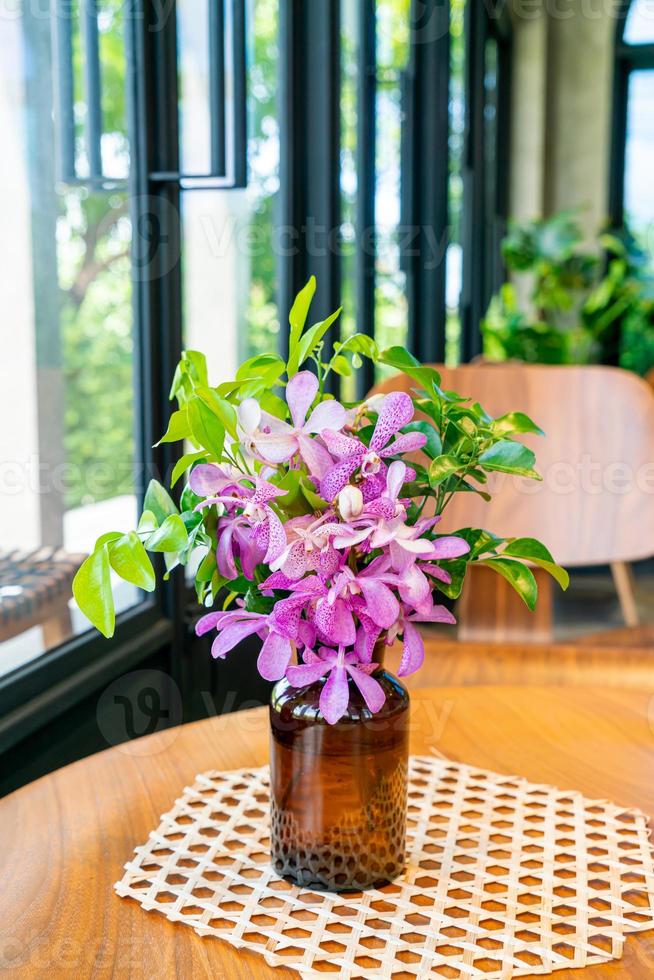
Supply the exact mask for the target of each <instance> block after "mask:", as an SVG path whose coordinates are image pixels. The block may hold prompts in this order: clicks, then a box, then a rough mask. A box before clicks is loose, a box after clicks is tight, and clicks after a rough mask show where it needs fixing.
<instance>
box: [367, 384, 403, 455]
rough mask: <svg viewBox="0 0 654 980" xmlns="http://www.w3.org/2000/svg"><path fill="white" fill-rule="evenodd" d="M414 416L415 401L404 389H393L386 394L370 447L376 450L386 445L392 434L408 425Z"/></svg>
mask: <svg viewBox="0 0 654 980" xmlns="http://www.w3.org/2000/svg"><path fill="white" fill-rule="evenodd" d="M412 418H413V402H412V401H411V398H410V397H409V395H407V394H406V392H404V391H391V393H390V394H388V395H386V398H384V401H383V402H382V404H381V408H380V409H379V415H378V417H377V424H376V425H375V430H374V432H373V434H372V438H371V440H370V448H371V449H372V450H374V451H375V452H379V450H380V449H381V448H382V447H383V446H385V445H386V443H387V442H388V440H389V439H390V437H391V436H392V435H395V433H396V432H397V431H398V429H401V428H402V427H403V426H404V425H407V424H408V423H409V422H410V421H411V419H412Z"/></svg>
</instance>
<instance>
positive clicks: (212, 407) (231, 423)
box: [196, 388, 238, 439]
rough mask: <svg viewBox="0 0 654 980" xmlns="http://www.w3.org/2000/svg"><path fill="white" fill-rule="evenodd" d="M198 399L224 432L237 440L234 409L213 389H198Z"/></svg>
mask: <svg viewBox="0 0 654 980" xmlns="http://www.w3.org/2000/svg"><path fill="white" fill-rule="evenodd" d="M196 393H197V395H198V398H201V399H202V401H203V402H204V404H205V405H206V407H207V408H208V409H209V411H210V412H213V414H214V415H215V416H216V418H217V419H218V420H219V422H220V423H221V424H222V426H223V428H224V429H225V432H229V434H230V436H231V437H232V439H238V434H237V432H236V409H235V408H234V406H233V405H230V403H229V402H228V401H227V400H226V399H225V398H221V397H220V395H219V394H218V392H217V391H216V390H215V388H198V389H197V392H196Z"/></svg>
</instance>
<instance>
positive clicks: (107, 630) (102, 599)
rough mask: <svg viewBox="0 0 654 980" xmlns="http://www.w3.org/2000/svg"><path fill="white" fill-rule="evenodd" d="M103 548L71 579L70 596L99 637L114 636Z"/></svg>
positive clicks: (92, 555) (107, 560)
mask: <svg viewBox="0 0 654 980" xmlns="http://www.w3.org/2000/svg"><path fill="white" fill-rule="evenodd" d="M107 547H108V546H107V545H106V544H104V545H102V546H101V547H100V548H98V549H97V550H96V551H94V552H93V554H91V555H89V557H88V558H87V559H86V561H85V562H83V563H82V565H80V567H79V569H78V570H77V574H76V575H75V578H74V579H73V595H74V596H75V601H76V602H77V605H78V606H79V607H80V609H81V610H82V612H83V613H84V615H85V616H86V618H87V619H88V620H89V621H90V622H91V623H93V625H94V626H95V628H96V629H98V630H100V632H101V633H102V635H103V636H106V637H110V636H113V635H114V629H115V626H116V613H115V609H114V597H113V595H112V592H111V567H110V565H109V554H108V551H107Z"/></svg>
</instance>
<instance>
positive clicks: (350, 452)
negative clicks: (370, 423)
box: [321, 429, 367, 459]
mask: <svg viewBox="0 0 654 980" xmlns="http://www.w3.org/2000/svg"><path fill="white" fill-rule="evenodd" d="M321 435H322V438H323V440H324V442H325V445H326V446H327V449H328V450H329V451H330V453H331V454H332V456H335V457H336V459H351V458H353V457H356V458H357V459H358V458H359V457H361V456H365V454H366V452H367V450H366V447H365V446H364V444H363V443H362V442H361V441H360V440H359V439H353V438H352V437H351V436H346V435H343V433H342V432H334V431H333V430H331V429H325V431H324V432H322V433H321Z"/></svg>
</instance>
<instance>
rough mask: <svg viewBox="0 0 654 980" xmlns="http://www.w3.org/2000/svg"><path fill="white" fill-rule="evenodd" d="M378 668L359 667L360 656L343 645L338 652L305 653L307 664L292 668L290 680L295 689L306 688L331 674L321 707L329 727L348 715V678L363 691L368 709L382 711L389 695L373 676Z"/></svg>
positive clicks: (320, 701) (321, 699)
mask: <svg viewBox="0 0 654 980" xmlns="http://www.w3.org/2000/svg"><path fill="white" fill-rule="evenodd" d="M377 666H378V664H361V663H359V662H358V660H357V655H356V653H354V651H350V652H349V653H345V647H344V646H342V645H340V646H339V647H338V651H336V650H333V649H331V648H330V647H320V649H319V650H318V653H314V652H313V651H312V650H308V649H307V650H305V651H304V663H302V664H298V665H297V666H294V667H289V668H288V670H287V671H286V677H287V678H288V681H289V683H290V684H292V685H293V687H304V686H305V685H308V684H314V683H315V682H316V681H318V680H320V678H321V677H324V676H325V674H328V675H329V676H328V677H327V680H326V681H325V684H324V685H323V688H322V691H321V692H320V700H319V702H318V703H319V707H320V711H321V712H322V715H323V718H324V719H325V721H326V722H327V724H329V725H335V724H336V722H337V721H339V720H340V719H341V718H342V717H343V715H344V714H345V712H346V711H347V706H348V704H349V701H350V691H349V684H348V678H351V679H352V681H353V682H354V684H355V685H356V687H357V688H358V689H359V691H360V693H361V696H362V697H363V700H364V701H365V703H366V705H367V706H368V709H369V710H370V711H372V712H373V713H375V712H377V711H379V710H380V708H381V707H382V705H383V704H384V701H385V700H386V695H385V694H384V690H383V688H382V686H381V684H380V683H379V681H376V680H375V678H374V677H371V676H370V674H371V673H372V671H373V670H375V668H376V667H377Z"/></svg>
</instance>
